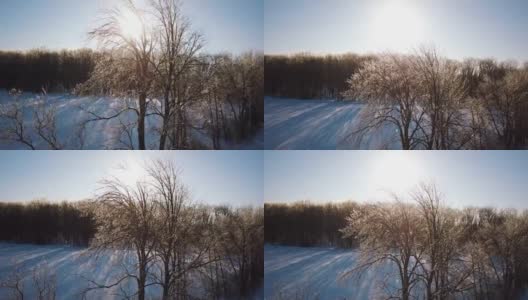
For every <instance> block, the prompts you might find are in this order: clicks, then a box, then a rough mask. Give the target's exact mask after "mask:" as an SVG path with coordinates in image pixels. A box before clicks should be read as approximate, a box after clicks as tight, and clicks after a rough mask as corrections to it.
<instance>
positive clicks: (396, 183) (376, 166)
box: [367, 151, 428, 197]
mask: <svg viewBox="0 0 528 300" xmlns="http://www.w3.org/2000/svg"><path fill="white" fill-rule="evenodd" d="M367 170H368V171H367V176H368V185H369V187H368V188H369V189H370V191H371V192H372V193H373V194H375V195H376V196H379V197H387V193H388V192H389V193H396V194H400V195H401V194H404V195H405V194H407V192H409V190H411V189H412V188H414V187H415V186H416V185H417V184H419V183H420V182H422V181H427V180H428V176H427V174H426V172H425V169H424V168H423V166H422V163H421V162H420V160H419V159H417V157H416V156H415V155H412V154H408V153H407V152H402V151H381V152H379V153H378V155H375V158H374V159H372V161H371V162H370V167H369V168H368V169H367Z"/></svg>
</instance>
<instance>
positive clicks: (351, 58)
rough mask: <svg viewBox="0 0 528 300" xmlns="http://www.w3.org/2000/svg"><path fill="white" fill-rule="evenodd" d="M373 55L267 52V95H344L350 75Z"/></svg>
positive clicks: (301, 97) (317, 97)
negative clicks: (279, 53) (274, 53)
mask: <svg viewBox="0 0 528 300" xmlns="http://www.w3.org/2000/svg"><path fill="white" fill-rule="evenodd" d="M369 59H372V57H370V56H361V55H356V54H343V55H326V56H317V55H311V54H296V55H291V56H282V55H266V57H265V60H264V61H265V74H266V76H265V77H264V82H265V84H264V87H265V94H266V96H275V97H287V98H299V99H328V98H331V99H342V94H343V92H345V91H346V90H347V89H348V85H347V79H348V78H350V76H351V75H352V74H355V73H356V72H357V71H358V70H359V68H361V66H362V64H363V63H364V62H365V61H367V60H369Z"/></svg>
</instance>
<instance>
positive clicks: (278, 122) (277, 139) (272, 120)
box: [264, 97, 401, 150]
mask: <svg viewBox="0 0 528 300" xmlns="http://www.w3.org/2000/svg"><path fill="white" fill-rule="evenodd" d="M364 107H365V105H364V104H360V103H351V102H343V101H336V100H297V99H284V98H271V97H266V98H265V101H264V124H265V129H264V148H265V149H270V150H271V149H292V150H294V149H297V150H332V149H399V148H401V146H400V144H399V141H398V140H397V139H396V137H397V136H398V135H397V131H396V128H395V127H394V128H393V127H392V126H385V127H383V128H380V129H379V130H377V131H376V132H374V133H373V134H369V135H368V136H365V137H364V138H363V139H362V140H361V141H359V140H358V139H357V138H354V135H353V133H354V131H356V130H357V129H358V128H359V127H358V126H359V125H360V124H359V118H358V116H359V115H360V112H361V111H362V109H364Z"/></svg>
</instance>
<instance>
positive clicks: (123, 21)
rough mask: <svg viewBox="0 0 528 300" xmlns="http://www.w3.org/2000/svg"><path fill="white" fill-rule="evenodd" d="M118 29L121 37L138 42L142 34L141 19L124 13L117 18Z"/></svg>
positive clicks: (130, 12)
mask: <svg viewBox="0 0 528 300" xmlns="http://www.w3.org/2000/svg"><path fill="white" fill-rule="evenodd" d="M119 27H120V29H121V32H122V33H123V35H124V36H125V37H126V38H128V39H133V40H139V39H140V38H141V35H142V34H143V22H142V20H141V18H140V17H139V16H138V15H137V14H135V13H134V12H132V11H129V10H127V11H124V12H123V13H122V14H121V15H120V17H119Z"/></svg>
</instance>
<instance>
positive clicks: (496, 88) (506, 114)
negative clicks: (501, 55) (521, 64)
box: [478, 60, 528, 149]
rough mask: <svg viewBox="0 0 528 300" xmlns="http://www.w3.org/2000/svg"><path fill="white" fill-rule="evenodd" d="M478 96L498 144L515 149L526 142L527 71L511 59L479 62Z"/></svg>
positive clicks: (527, 108) (527, 107) (527, 109)
mask: <svg viewBox="0 0 528 300" xmlns="http://www.w3.org/2000/svg"><path fill="white" fill-rule="evenodd" d="M479 67H480V78H481V83H480V85H479V90H478V91H479V92H478V97H479V98H480V99H482V105H483V108H484V111H485V116H486V119H487V120H488V123H489V126H490V127H491V128H492V129H493V131H494V133H495V135H496V136H497V138H498V140H499V142H500V144H501V145H500V146H501V147H503V148H506V149H515V148H518V147H519V146H520V145H524V144H525V143H526V139H527V138H528V137H527V134H526V132H528V130H527V128H528V125H527V123H526V121H525V120H526V116H527V111H528V104H527V103H528V72H527V71H526V70H522V69H519V68H517V67H516V66H515V64H513V63H503V64H500V65H499V64H497V63H496V62H495V61H491V60H488V61H483V62H481V64H480V66H479Z"/></svg>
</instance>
